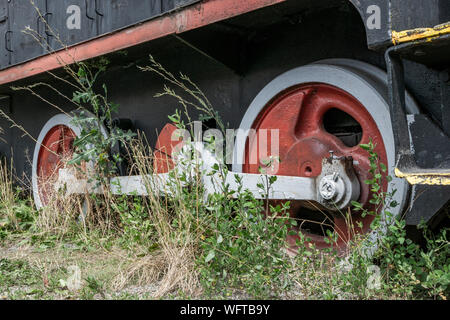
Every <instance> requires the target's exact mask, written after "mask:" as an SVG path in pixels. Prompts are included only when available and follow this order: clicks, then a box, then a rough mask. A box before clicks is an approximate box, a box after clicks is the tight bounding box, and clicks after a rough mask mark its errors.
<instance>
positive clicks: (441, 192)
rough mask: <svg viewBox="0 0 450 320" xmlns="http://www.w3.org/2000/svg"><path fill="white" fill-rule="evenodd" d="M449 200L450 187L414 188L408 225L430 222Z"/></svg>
mask: <svg viewBox="0 0 450 320" xmlns="http://www.w3.org/2000/svg"><path fill="white" fill-rule="evenodd" d="M449 200H450V186H432V187H431V186H414V187H413V192H412V198H411V203H410V205H409V209H408V211H407V212H406V216H405V219H406V224H407V225H415V226H416V225H419V224H420V223H421V222H429V221H430V220H431V219H432V218H433V217H434V216H435V214H436V213H437V212H438V211H439V210H440V209H441V208H442V207H443V206H444V205H445V204H446V203H447V202H448V201H449Z"/></svg>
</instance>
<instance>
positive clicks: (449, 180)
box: [395, 168, 450, 186]
mask: <svg viewBox="0 0 450 320" xmlns="http://www.w3.org/2000/svg"><path fill="white" fill-rule="evenodd" d="M395 175H396V176H397V177H399V178H405V179H406V181H408V183H409V184H411V185H430V186H450V172H414V173H404V172H401V171H400V170H399V169H398V168H395Z"/></svg>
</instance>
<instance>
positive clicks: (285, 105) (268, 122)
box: [243, 83, 387, 248]
mask: <svg viewBox="0 0 450 320" xmlns="http://www.w3.org/2000/svg"><path fill="white" fill-rule="evenodd" d="M333 116H339V117H341V118H344V117H346V116H347V119H348V120H350V121H352V122H353V125H354V126H355V127H358V124H359V126H360V127H361V128H362V130H360V132H355V134H356V135H362V136H361V138H360V139H358V140H360V141H359V143H369V141H370V139H372V141H373V142H374V144H375V145H376V150H375V151H376V152H377V153H378V154H379V155H380V161H381V162H382V163H387V156H386V151H385V147H384V143H383V139H382V137H381V134H380V132H379V130H378V128H377V125H376V123H375V122H374V120H373V119H372V117H371V115H370V114H369V113H368V112H367V110H366V109H365V108H364V107H363V106H362V105H361V103H360V102H359V101H358V100H356V99H355V98H354V97H353V96H351V95H350V94H348V93H347V92H345V91H343V90H341V89H339V88H336V87H333V86H330V85H327V84H321V83H312V84H303V85H300V86H297V87H294V88H290V89H289V90H287V91H285V92H283V93H281V94H280V95H278V96H277V97H276V98H275V99H273V101H272V102H271V103H270V104H269V105H267V106H266V108H265V109H264V110H263V112H261V113H260V115H259V117H258V118H257V120H256V121H255V122H254V124H253V129H256V132H257V135H256V136H258V132H259V131H260V130H273V129H277V130H279V137H280V142H281V143H280V145H279V157H280V159H281V162H280V164H279V168H278V172H277V174H279V175H285V176H300V177H317V176H319V175H320V174H321V169H322V160H323V159H324V158H327V157H329V151H330V150H333V151H334V154H335V155H336V156H352V157H353V159H354V169H355V172H356V174H357V175H358V179H359V180H360V184H361V196H360V199H359V201H360V202H361V203H362V204H363V205H364V206H365V207H366V208H370V209H374V208H373V206H372V205H370V204H369V194H370V187H369V186H368V185H367V184H365V183H364V181H365V180H367V179H369V178H370V177H369V174H368V171H369V169H370V162H369V160H368V158H367V153H366V151H364V150H362V149H361V148H360V147H359V143H356V144H350V143H348V145H346V144H345V143H344V142H343V141H342V140H341V139H339V138H338V136H337V135H334V134H332V133H330V132H329V131H327V129H329V128H327V125H326V123H325V121H324V120H326V121H329V120H333V119H329V118H330V117H333ZM329 130H330V129H329ZM353 138H354V137H353ZM270 143H271V139H268V145H267V150H271V145H270ZM258 151H259V150H258V140H257V138H253V139H250V140H249V141H248V143H247V146H246V153H245V161H244V166H243V172H246V173H258V172H259V171H258V169H259V167H264V164H263V162H262V161H261V160H262V159H260V158H259V157H260V155H259V152H258ZM250 157H256V159H257V163H256V164H250ZM383 187H384V189H385V190H386V188H387V185H386V184H385V185H384V186H383ZM312 211H316V214H315V217H313V216H312V214H311V213H312ZM325 211H326V209H325V208H322V207H319V206H318V205H317V207H316V208H314V204H308V203H304V202H300V201H298V202H297V201H296V202H293V203H292V207H291V210H290V213H291V215H292V217H293V218H296V219H299V224H300V225H302V229H303V231H304V233H305V234H306V235H307V236H308V237H309V238H311V239H312V241H313V242H314V243H315V245H316V246H317V247H318V248H325V247H327V246H329V245H328V244H327V243H326V242H325V240H324V236H325V235H326V234H323V233H324V232H325V230H326V229H330V228H331V227H332V229H334V231H336V232H337V234H338V241H337V246H338V247H339V248H342V247H344V246H345V243H346V242H348V240H350V239H351V237H352V235H353V233H352V232H349V230H355V231H356V232H367V230H368V228H369V226H370V223H371V222H372V221H373V219H374V216H370V215H368V216H366V217H365V218H363V217H361V214H359V213H358V212H352V219H353V221H352V222H351V224H350V222H348V221H346V220H345V216H344V215H345V213H342V214H327V213H326V212H325ZM321 222H323V224H322V225H321V224H320V223H321ZM359 223H363V228H362V229H361V228H359V227H358V224H359ZM297 237H298V236H290V237H289V239H288V240H289V243H290V244H291V245H295V239H296V238H297Z"/></svg>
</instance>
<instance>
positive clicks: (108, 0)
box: [95, 0, 163, 33]
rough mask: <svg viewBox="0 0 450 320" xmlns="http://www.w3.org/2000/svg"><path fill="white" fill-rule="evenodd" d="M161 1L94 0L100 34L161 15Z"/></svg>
mask: <svg viewBox="0 0 450 320" xmlns="http://www.w3.org/2000/svg"><path fill="white" fill-rule="evenodd" d="M162 2H163V1H162V0H149V1H135V0H96V1H95V3H96V11H97V14H98V15H100V16H101V24H100V33H108V32H111V31H113V30H117V29H121V28H123V27H126V26H130V25H133V24H135V23H137V22H139V21H143V20H147V19H150V18H152V17H155V16H158V15H160V14H162V12H163V10H162Z"/></svg>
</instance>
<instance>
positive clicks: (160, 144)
mask: <svg viewBox="0 0 450 320" xmlns="http://www.w3.org/2000/svg"><path fill="white" fill-rule="evenodd" d="M176 130H177V127H175V126H174V125H173V124H171V123H168V124H166V125H165V126H164V128H163V129H162V130H161V133H160V134H159V135H158V140H157V141H156V145H155V151H154V152H153V170H154V172H156V173H167V172H169V171H170V170H172V169H173V168H174V166H175V164H174V160H173V158H172V153H173V152H174V150H175V148H176V147H177V146H178V144H179V143H180V141H179V140H177V139H175V137H174V133H175V131H176Z"/></svg>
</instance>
